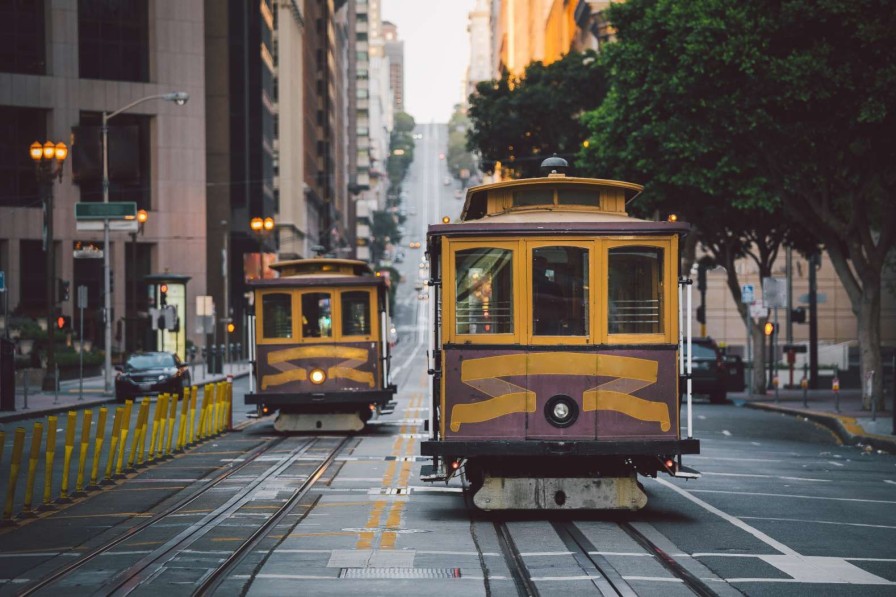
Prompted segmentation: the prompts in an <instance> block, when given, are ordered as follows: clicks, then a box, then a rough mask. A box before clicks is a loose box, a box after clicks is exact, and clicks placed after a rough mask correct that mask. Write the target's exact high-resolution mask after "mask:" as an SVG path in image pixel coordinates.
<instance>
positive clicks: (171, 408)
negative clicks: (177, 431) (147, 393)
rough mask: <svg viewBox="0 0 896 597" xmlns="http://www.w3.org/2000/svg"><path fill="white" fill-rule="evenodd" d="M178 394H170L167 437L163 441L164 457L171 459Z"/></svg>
mask: <svg viewBox="0 0 896 597" xmlns="http://www.w3.org/2000/svg"><path fill="white" fill-rule="evenodd" d="M179 398H180V394H178V393H177V392H175V393H173V394H171V402H170V403H169V404H168V406H169V408H168V436H167V437H166V439H165V457H166V458H171V438H172V437H174V424H175V423H176V422H177V403H178V399H179Z"/></svg>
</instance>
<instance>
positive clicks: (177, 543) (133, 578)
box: [94, 436, 352, 595]
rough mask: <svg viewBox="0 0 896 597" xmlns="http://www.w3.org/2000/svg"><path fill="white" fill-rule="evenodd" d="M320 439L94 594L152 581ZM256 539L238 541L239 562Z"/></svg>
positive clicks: (123, 591) (330, 458) (313, 479)
mask: <svg viewBox="0 0 896 597" xmlns="http://www.w3.org/2000/svg"><path fill="white" fill-rule="evenodd" d="M322 439H328V438H317V437H316V438H310V441H308V442H305V443H303V444H302V445H300V446H298V447H296V448H295V449H294V450H292V451H291V452H290V453H289V454H288V455H286V456H284V457H283V458H281V459H280V460H279V462H278V463H277V464H274V465H273V466H271V467H270V468H269V469H268V470H266V471H265V472H263V473H262V474H260V475H258V476H257V477H255V478H254V479H253V480H252V481H251V482H250V483H248V484H247V485H245V486H244V487H243V488H241V489H240V490H239V491H238V492H237V493H236V494H235V495H234V496H232V497H231V498H229V499H228V500H227V501H226V502H225V503H224V504H222V505H221V506H219V507H218V508H216V509H215V510H214V511H212V512H210V513H209V514H207V515H206V516H204V517H203V518H202V520H200V521H198V522H196V523H195V524H192V525H190V526H189V527H188V528H186V529H184V530H183V531H181V532H180V533H178V534H177V535H176V536H174V537H173V538H171V539H169V540H168V541H166V542H165V543H164V544H163V545H162V546H161V547H159V548H158V549H156V550H155V551H153V552H152V553H150V554H149V555H147V556H145V557H144V558H142V559H141V560H139V561H138V562H136V563H134V564H133V565H131V566H129V567H128V568H126V569H124V570H122V571H120V572H119V573H118V574H116V575H115V576H114V577H112V579H111V580H110V582H108V583H106V584H104V585H103V586H101V587H100V588H99V589H98V590H97V591H96V592H95V593H94V594H95V595H127V594H129V593H131V592H132V591H134V590H135V589H137V588H138V587H140V586H141V585H142V584H143V583H144V582H146V581H148V580H151V579H153V578H155V577H156V576H157V574H158V573H159V571H160V570H161V569H162V568H164V566H165V564H167V563H168V562H169V561H171V560H172V559H173V558H175V557H176V556H177V555H178V554H179V553H180V552H181V551H183V550H184V549H186V548H188V547H189V546H190V545H192V544H193V543H195V542H196V541H197V540H199V539H200V538H202V537H203V536H204V535H205V534H207V533H208V532H209V531H210V530H212V529H214V528H216V527H218V526H219V525H220V524H221V523H223V522H225V521H227V520H229V519H230V518H231V516H232V515H233V513H234V512H236V511H237V510H238V509H239V508H241V507H242V506H243V505H244V504H246V503H247V502H248V501H249V500H251V498H252V496H253V495H254V494H255V492H256V491H257V490H258V489H259V488H260V487H262V486H263V485H264V484H265V482H266V481H268V480H270V479H272V478H276V477H277V476H278V475H279V474H280V473H282V472H283V471H285V470H286V469H287V468H289V467H290V466H292V465H293V464H295V462H296V460H297V459H298V458H299V457H301V456H302V455H303V454H305V453H306V452H308V450H309V449H310V448H312V447H313V446H315V445H316V444H317V443H319V442H320V441H321V440H322ZM350 439H352V436H345V437H344V438H342V440H341V441H340V442H339V444H338V445H337V446H336V447H335V448H333V449H332V450H331V451H330V453H329V454H328V455H327V456H326V457H324V463H323V464H321V465H319V466H318V468H317V469H316V470H315V472H314V474H312V475H311V476H309V477H308V479H306V480H305V481H304V482H303V483H302V485H301V487H300V488H299V489H298V490H297V492H300V493H301V494H302V495H304V494H305V493H307V491H308V489H310V487H311V485H313V483H314V482H316V481H317V479H318V478H319V477H320V475H321V474H323V472H324V470H326V467H327V466H329V464H330V463H331V462H332V461H333V459H334V458H335V457H336V455H337V454H338V453H339V452H340V451H341V450H342V448H343V447H344V446H345V445H346V443H348V441H349V440H350ZM299 497H301V496H299ZM294 501H295V500H292V499H291V500H289V501H288V503H289V505H290V506H292V504H294ZM288 512H289V510H288V509H287V510H286V511H285V512H284V508H283V507H281V508H280V509H278V511H277V513H275V514H274V516H273V517H272V518H271V519H268V521H267V522H266V523H264V524H262V526H261V528H263V529H264V531H263V532H262V534H261V535H260V536H263V533H264V532H266V531H267V530H268V529H269V528H270V521H271V520H273V519H275V518H276V519H277V520H280V519H282V518H283V516H285V515H286V514H287V513H288ZM258 536H259V533H258V530H256V532H253V534H252V535H251V536H250V537H249V539H247V540H246V541H243V542H241V544H240V546H238V547H237V548H236V550H235V551H241V552H242V555H241V556H240V558H239V559H241V558H242V557H243V556H244V555H245V553H247V549H249V548H246V542H251V541H255V540H256V539H257V538H258ZM234 561H235V560H233V559H232V558H230V557H228V558H227V559H226V560H225V564H222V565H226V566H227V568H228V569H229V567H230V565H231V564H233V563H234ZM215 576H217V569H215V570H214V571H213V572H211V573H210V574H209V575H208V577H215ZM197 594H198V593H197Z"/></svg>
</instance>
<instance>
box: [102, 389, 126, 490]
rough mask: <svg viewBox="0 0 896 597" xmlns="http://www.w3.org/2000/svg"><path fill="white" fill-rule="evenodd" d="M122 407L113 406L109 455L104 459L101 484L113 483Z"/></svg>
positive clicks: (122, 412)
mask: <svg viewBox="0 0 896 597" xmlns="http://www.w3.org/2000/svg"><path fill="white" fill-rule="evenodd" d="M123 414H124V408H122V407H120V406H116V407H115V416H114V417H113V419H112V435H110V436H109V457H108V458H107V459H106V474H105V476H104V477H103V485H114V484H115V481H113V480H112V467H113V466H114V465H115V455H116V454H117V453H118V450H117V448H118V432H119V431H120V430H121V417H122V415H123Z"/></svg>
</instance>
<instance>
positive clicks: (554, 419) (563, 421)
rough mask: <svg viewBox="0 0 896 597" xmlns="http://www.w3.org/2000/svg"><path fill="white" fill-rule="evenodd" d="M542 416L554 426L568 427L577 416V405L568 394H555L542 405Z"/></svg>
mask: <svg viewBox="0 0 896 597" xmlns="http://www.w3.org/2000/svg"><path fill="white" fill-rule="evenodd" d="M544 416H545V418H546V419H547V420H548V423H550V424H551V425H553V426H554V427H561V428H563V427H569V426H570V425H572V424H573V423H575V422H576V419H578V418H579V405H578V404H576V401H575V400H573V399H572V398H570V397H569V396H565V395H563V394H557V395H556V396H553V397H551V399H550V400H548V401H547V404H545V405H544Z"/></svg>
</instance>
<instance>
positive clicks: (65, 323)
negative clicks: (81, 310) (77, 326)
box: [56, 315, 72, 331]
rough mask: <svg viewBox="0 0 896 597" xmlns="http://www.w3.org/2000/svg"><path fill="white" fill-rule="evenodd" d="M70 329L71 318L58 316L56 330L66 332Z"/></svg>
mask: <svg viewBox="0 0 896 597" xmlns="http://www.w3.org/2000/svg"><path fill="white" fill-rule="evenodd" d="M71 327H72V318H71V317H69V316H68V315H60V316H58V317H57V318H56V329H57V330H62V331H68V330H69V329H71Z"/></svg>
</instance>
